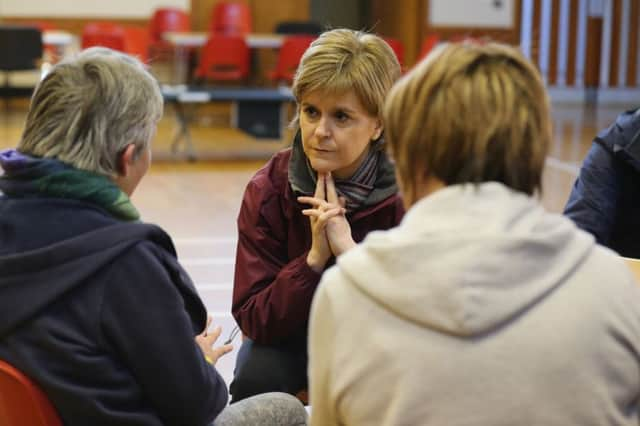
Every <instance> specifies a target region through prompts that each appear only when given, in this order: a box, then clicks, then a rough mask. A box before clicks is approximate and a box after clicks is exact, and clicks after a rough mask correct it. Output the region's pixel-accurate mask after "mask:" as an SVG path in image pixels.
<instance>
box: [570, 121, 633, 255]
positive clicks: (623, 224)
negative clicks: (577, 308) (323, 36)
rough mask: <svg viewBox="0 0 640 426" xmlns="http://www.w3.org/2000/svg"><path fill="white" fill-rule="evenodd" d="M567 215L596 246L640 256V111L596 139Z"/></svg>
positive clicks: (585, 161) (623, 253)
mask: <svg viewBox="0 0 640 426" xmlns="http://www.w3.org/2000/svg"><path fill="white" fill-rule="evenodd" d="M564 213H565V215H567V216H568V217H570V218H571V219H572V220H573V221H574V222H575V223H576V225H578V226H579V227H580V228H582V229H584V230H585V231H588V232H590V233H592V234H593V235H594V236H595V237H596V240H597V241H598V243H600V244H602V245H605V246H607V247H609V248H611V249H613V250H615V251H617V252H618V253H619V254H621V255H622V256H626V257H634V258H640V109H638V110H634V111H627V112H625V113H623V114H621V115H619V116H618V118H617V119H616V121H615V123H613V125H611V127H609V128H607V129H605V130H603V131H602V132H601V133H600V134H599V135H598V136H597V137H596V138H595V139H594V141H593V145H592V146H591V149H590V151H589V153H588V154H587V157H586V158H585V160H584V163H583V164H582V168H581V169H580V175H579V176H578V179H577V180H576V182H575V184H574V187H573V190H572V192H571V195H570V196H569V201H568V202H567V205H566V207H565V211H564Z"/></svg>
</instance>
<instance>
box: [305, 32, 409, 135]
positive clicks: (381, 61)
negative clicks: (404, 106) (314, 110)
mask: <svg viewBox="0 0 640 426" xmlns="http://www.w3.org/2000/svg"><path fill="white" fill-rule="evenodd" d="M399 76H400V64H399V63H398V59H397V58H396V55H395V54H394V53H393V50H392V49H391V47H389V45H388V44H387V43H386V42H385V41H384V40H383V39H381V38H380V37H378V36H376V35H374V34H369V33H365V32H361V31H353V30H349V29H336V30H331V31H327V32H325V33H322V34H321V35H320V36H319V37H318V38H317V39H316V40H314V41H313V43H311V45H310V46H309V48H308V49H307V50H306V52H305V53H304V55H303V56H302V59H301V60H300V65H299V66H298V69H297V71H296V75H295V78H294V80H293V87H292V90H293V95H294V97H295V98H296V101H297V102H298V104H300V103H301V101H302V98H303V97H304V96H306V95H307V94H309V93H311V92H315V91H321V92H329V93H345V92H348V91H350V90H353V91H354V92H355V94H356V96H357V97H358V100H359V101H360V102H361V103H362V105H363V107H364V108H365V110H366V111H367V112H368V113H369V114H371V115H372V116H373V117H377V118H379V119H382V107H383V105H384V99H385V97H386V96H387V94H388V92H389V89H391V86H392V85H393V83H394V82H395V81H396V80H397V79H398V77H399ZM297 118H298V117H297V116H296V118H295V119H294V122H295V123H297Z"/></svg>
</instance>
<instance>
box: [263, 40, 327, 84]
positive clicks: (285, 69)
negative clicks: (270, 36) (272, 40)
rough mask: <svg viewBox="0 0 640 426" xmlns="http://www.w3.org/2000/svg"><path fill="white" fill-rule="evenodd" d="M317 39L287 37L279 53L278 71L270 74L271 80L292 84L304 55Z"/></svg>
mask: <svg viewBox="0 0 640 426" xmlns="http://www.w3.org/2000/svg"><path fill="white" fill-rule="evenodd" d="M315 39H316V37H315V36H306V35H296V36H288V37H285V39H284V41H283V42H282V47H281V48H280V52H279V53H278V61H277V62H276V69H275V70H273V71H272V72H271V73H270V75H269V78H271V79H272V80H274V81H280V82H284V83H287V84H291V83H292V82H293V77H294V76H295V74H296V70H297V69H298V64H299V63H300V59H301V58H302V55H303V54H304V52H305V51H306V50H307V48H308V47H309V45H310V44H311V42H313V40H315Z"/></svg>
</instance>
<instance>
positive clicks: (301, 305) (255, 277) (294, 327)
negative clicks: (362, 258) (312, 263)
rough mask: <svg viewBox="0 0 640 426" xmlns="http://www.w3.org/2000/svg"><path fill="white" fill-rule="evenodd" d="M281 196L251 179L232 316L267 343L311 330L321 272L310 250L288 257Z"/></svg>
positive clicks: (253, 336) (243, 212)
mask: <svg viewBox="0 0 640 426" xmlns="http://www.w3.org/2000/svg"><path fill="white" fill-rule="evenodd" d="M279 197H280V194H278V193H277V192H274V191H273V190H272V188H271V187H270V186H269V184H266V185H261V184H260V182H259V181H252V182H250V183H249V185H248V186H247V190H246V191H245V195H244V199H243V202H242V206H241V208H240V214H239V216H238V247H237V251H236V265H235V279H234V288H233V308H232V310H233V315H234V318H235V319H236V321H237V322H238V325H239V326H240V328H241V329H242V331H243V332H244V334H245V335H246V336H248V337H249V338H250V339H252V340H254V341H256V342H259V343H265V344H269V343H275V342H278V341H282V340H285V339H287V338H289V337H294V336H300V335H304V334H305V333H306V329H307V324H308V319H309V310H310V309H311V300H312V298H313V294H314V292H315V289H316V286H317V285H318V282H319V281H320V276H321V274H318V273H316V272H314V271H313V270H312V269H311V268H310V267H309V266H308V265H307V261H306V258H307V252H305V253H303V254H302V255H300V256H298V257H296V258H294V259H289V258H288V247H287V219H286V218H285V217H284V215H283V214H282V213H281V212H280V198H279Z"/></svg>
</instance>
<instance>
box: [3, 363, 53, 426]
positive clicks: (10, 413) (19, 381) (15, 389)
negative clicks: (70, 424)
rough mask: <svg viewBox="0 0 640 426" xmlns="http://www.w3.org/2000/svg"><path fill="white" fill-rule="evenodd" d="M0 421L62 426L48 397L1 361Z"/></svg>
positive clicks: (36, 425)
mask: <svg viewBox="0 0 640 426" xmlns="http://www.w3.org/2000/svg"><path fill="white" fill-rule="evenodd" d="M0 413H1V414H2V417H1V418H0V424H3V425H20V426H62V422H61V421H60V418H59V417H58V413H57V412H56V410H55V408H53V405H51V403H50V402H49V399H48V398H47V396H46V395H45V394H44V393H43V392H42V391H41V390H40V389H39V388H38V387H37V386H36V385H35V384H34V383H33V382H32V381H31V380H30V379H29V378H28V377H27V376H25V375H24V374H22V372H20V371H18V370H17V369H16V368H14V367H12V366H11V365H9V364H7V363H6V362H4V361H0Z"/></svg>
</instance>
